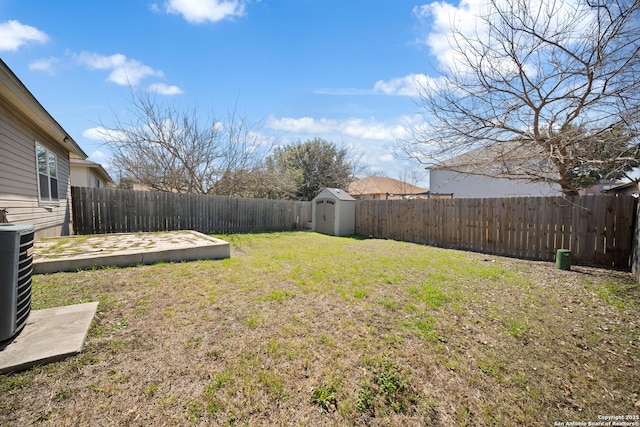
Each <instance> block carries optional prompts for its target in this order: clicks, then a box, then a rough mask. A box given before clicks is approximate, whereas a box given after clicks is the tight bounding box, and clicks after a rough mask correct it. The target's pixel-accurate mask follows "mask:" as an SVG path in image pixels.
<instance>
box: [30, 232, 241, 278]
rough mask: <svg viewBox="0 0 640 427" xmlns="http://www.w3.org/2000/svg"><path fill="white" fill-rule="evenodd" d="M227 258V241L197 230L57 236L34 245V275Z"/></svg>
mask: <svg viewBox="0 0 640 427" xmlns="http://www.w3.org/2000/svg"><path fill="white" fill-rule="evenodd" d="M230 256H231V249H230V247H229V243H228V242H225V241H224V240H220V239H216V238H214V237H210V236H207V235H205V234H202V233H198V232H196V231H172V232H162V233H123V234H98V235H90V236H70V237H56V238H45V239H42V240H40V241H38V242H36V244H35V247H34V257H33V272H34V274H41V273H55V272H58V271H76V270H82V269H91V268H96V267H106V266H118V267H127V266H134V265H139V264H153V263H156V262H180V261H193V260H198V259H223V258H229V257H230Z"/></svg>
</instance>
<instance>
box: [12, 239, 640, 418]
mask: <svg viewBox="0 0 640 427" xmlns="http://www.w3.org/2000/svg"><path fill="white" fill-rule="evenodd" d="M226 238H227V240H229V241H230V242H231V243H232V258H230V259H227V260H222V261H202V262H191V263H181V264H158V265H153V266H141V267H135V268H123V269H104V270H96V271H85V272H78V273H58V274H53V275H46V276H36V277H35V285H34V308H45V307H51V306H57V305H62V304H71V303H79V302H86V301H100V306H99V310H98V314H97V316H96V318H95V319H94V322H93V324H92V327H91V330H90V334H89V338H88V340H87V344H86V347H85V351H84V352H83V353H82V354H80V355H78V356H76V357H72V358H69V359H67V360H65V361H62V362H59V363H55V364H51V365H46V366H42V367H38V368H35V369H33V370H31V371H28V372H24V373H19V374H14V375H6V376H0V393H1V394H0V425H21V426H22V425H32V424H37V425H56V426H58V425H87V426H89V425H91V426H93V425H185V424H187V425H189V424H192V425H252V426H253V425H380V426H382V425H385V426H386V425H434V426H435V425H441V426H449V425H468V426H491V425H498V426H510V425H513V426H517V425H530V426H534V425H553V423H554V422H568V421H583V422H588V421H597V420H598V416H599V415H632V414H639V413H640V407H639V406H640V397H639V396H638V393H639V392H640V389H639V387H638V385H639V384H640V310H638V307H639V306H638V303H639V302H640V288H639V286H638V285H637V284H636V283H635V282H634V281H633V279H632V277H631V276H630V275H629V274H628V273H624V272H616V271H607V270H600V269H594V268H587V267H574V268H573V269H572V271H561V270H557V269H555V265H554V264H552V263H539V262H529V261H520V260H514V259H507V258H499V257H492V256H487V255H481V254H474V253H465V252H458V251H450V250H443V249H437V248H429V247H424V246H420V245H414V244H408V243H399V242H393V241H384V240H362V239H356V238H337V237H328V236H322V235H318V234H314V233H308V232H296V233H282V234H280V233H274V234H260V235H233V236H226Z"/></svg>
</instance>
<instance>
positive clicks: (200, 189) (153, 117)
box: [102, 90, 271, 194]
mask: <svg viewBox="0 0 640 427" xmlns="http://www.w3.org/2000/svg"><path fill="white" fill-rule="evenodd" d="M131 95H132V96H131V104H130V108H129V110H128V111H127V112H126V114H124V115H123V116H124V117H125V118H126V120H125V119H122V118H121V117H120V116H117V115H116V119H115V125H114V126H105V125H104V124H103V125H102V126H103V135H104V137H105V140H106V143H107V145H108V147H109V148H110V150H111V153H112V156H113V164H114V165H115V167H116V168H117V169H118V172H119V174H120V175H121V176H123V177H126V178H128V179H129V180H133V181H135V182H137V183H139V184H142V185H144V186H147V187H148V188H150V189H152V190H158V191H172V192H181V193H195V194H220V193H218V192H217V191H222V190H223V188H218V187H217V184H218V183H219V182H220V181H221V179H222V178H223V177H224V176H227V177H231V176H233V173H234V172H235V171H239V170H242V171H245V172H251V171H253V170H255V169H257V168H258V167H259V165H260V164H261V162H262V159H263V157H264V153H265V152H268V151H270V144H271V142H270V141H269V140H268V139H266V138H264V137H263V136H262V135H261V134H260V133H259V132H257V129H255V128H254V126H251V125H248V124H247V122H246V121H245V120H244V119H243V118H240V117H239V116H238V115H237V114H236V111H235V110H233V111H231V112H229V113H228V114H227V120H226V122H224V123H223V122H220V121H218V120H216V119H215V118H214V117H208V118H207V119H206V120H205V121H204V122H202V121H201V118H200V116H199V114H198V111H197V109H195V108H193V109H190V110H187V111H179V110H178V109H177V108H176V107H175V106H174V105H172V104H161V103H160V102H158V100H157V98H156V97H155V95H153V94H150V93H148V92H143V91H138V92H134V91H133V90H132V91H131ZM227 187H228V186H227Z"/></svg>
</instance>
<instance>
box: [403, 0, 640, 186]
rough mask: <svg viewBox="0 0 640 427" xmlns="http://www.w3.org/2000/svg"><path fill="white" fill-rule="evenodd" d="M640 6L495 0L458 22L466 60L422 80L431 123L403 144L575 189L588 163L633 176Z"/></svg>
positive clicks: (480, 168)
mask: <svg viewBox="0 0 640 427" xmlns="http://www.w3.org/2000/svg"><path fill="white" fill-rule="evenodd" d="M639 11H640V2H638V0H539V1H535V2H531V1H530V0H512V1H504V0H489V2H488V7H487V10H486V12H485V13H484V14H483V15H482V16H479V17H478V25H477V27H476V28H475V29H474V30H472V31H470V30H469V28H460V27H456V26H453V27H452V31H451V33H450V34H449V42H450V45H451V48H452V52H453V54H452V55H453V56H452V58H453V59H454V61H449V62H448V64H449V65H448V66H446V67H444V69H442V70H441V71H442V75H441V76H440V77H438V78H436V79H433V80H431V81H430V82H428V83H425V84H423V85H422V87H420V105H421V110H422V112H423V113H424V121H425V123H426V124H425V125H423V126H416V127H414V128H413V130H412V132H411V134H410V136H409V137H407V138H404V139H402V140H398V142H399V144H400V146H401V148H402V150H403V151H404V153H406V154H408V155H409V156H410V157H413V158H417V159H418V160H420V161H421V162H423V163H428V164H431V165H438V164H444V165H446V166H447V167H448V168H450V169H453V170H456V171H458V172H461V173H466V174H477V175H487V176H488V175H491V176H501V177H506V178H514V179H526V180H528V181H532V182H548V183H554V184H557V185H559V186H560V188H561V189H562V191H563V193H564V194H565V195H575V194H577V189H578V188H579V187H580V185H581V184H585V183H586V181H588V180H585V179H581V178H584V176H585V174H591V176H592V177H593V178H594V179H595V177H600V178H607V177H609V178H619V177H621V176H623V175H624V173H625V172H627V171H629V170H630V169H631V168H633V167H636V166H638V159H639V158H640V150H639V140H638V135H639V133H638V130H639V129H638V126H639V123H640V90H639V89H640V21H639ZM482 147H490V148H488V149H486V150H479V151H476V152H475V153H482V155H478V156H476V157H474V156H473V155H472V156H469V157H468V158H467V159H466V161H463V162H448V163H447V159H450V158H451V157H453V156H457V155H460V154H462V153H465V152H467V153H468V152H470V151H471V150H474V149H478V148H482ZM463 158H464V156H463Z"/></svg>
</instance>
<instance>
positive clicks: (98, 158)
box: [89, 150, 109, 163]
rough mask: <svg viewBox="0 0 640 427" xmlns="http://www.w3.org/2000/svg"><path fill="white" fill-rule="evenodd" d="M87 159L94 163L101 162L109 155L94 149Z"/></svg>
mask: <svg viewBox="0 0 640 427" xmlns="http://www.w3.org/2000/svg"><path fill="white" fill-rule="evenodd" d="M89 159H91V160H93V161H94V162H96V163H100V162H103V161H105V160H108V159H109V157H108V156H107V155H106V154H105V153H103V152H102V151H100V150H96V151H94V152H93V153H91V154H90V155H89Z"/></svg>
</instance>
